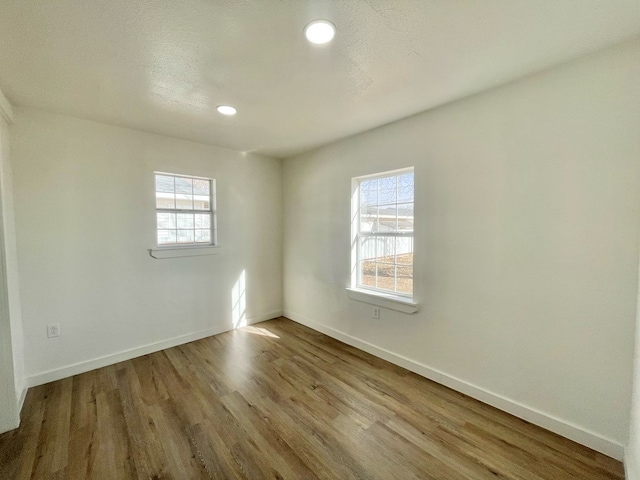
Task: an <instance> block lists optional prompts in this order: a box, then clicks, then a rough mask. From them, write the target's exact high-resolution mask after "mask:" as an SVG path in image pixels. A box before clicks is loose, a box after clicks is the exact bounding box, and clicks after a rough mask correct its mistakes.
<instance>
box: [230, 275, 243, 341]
mask: <svg viewBox="0 0 640 480" xmlns="http://www.w3.org/2000/svg"><path fill="white" fill-rule="evenodd" d="M246 297H247V296H246V271H245V270H242V273H241V274H240V276H239V277H238V280H237V281H236V283H235V284H234V285H233V288H232V289H231V319H232V321H233V328H234V329H236V328H240V327H245V326H246V325H247V313H246V310H247V298H246Z"/></svg>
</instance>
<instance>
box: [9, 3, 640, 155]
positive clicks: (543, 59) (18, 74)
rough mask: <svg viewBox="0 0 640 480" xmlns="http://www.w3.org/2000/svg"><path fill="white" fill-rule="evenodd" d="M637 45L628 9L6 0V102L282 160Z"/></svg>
mask: <svg viewBox="0 0 640 480" xmlns="http://www.w3.org/2000/svg"><path fill="white" fill-rule="evenodd" d="M317 18H326V19H329V20H331V21H332V22H333V23H334V24H335V25H336V26H337V29H338V32H337V35H336V38H335V40H334V42H333V43H331V44H329V45H327V46H314V45H311V44H309V43H307V42H306V40H305V39H304V36H303V31H302V30H303V28H304V26H305V25H306V24H307V23H308V22H309V21H311V20H314V19H317ZM638 35H640V1H638V0H528V1H524V0H484V1H472V0H333V1H332V0H308V1H305V0H182V1H175V0H165V1H159V0H136V1H134V0H100V1H98V0H91V1H88V0H53V1H52V0H0V89H2V90H3V91H4V93H5V95H6V96H7V97H8V98H9V100H10V101H11V102H12V103H13V104H14V105H18V106H33V107H38V108H43V109H46V110H50V111H54V112H58V113H63V114H68V115H73V116H77V117H82V118H87V119H91V120H97V121H101V122H106V123H111V124H115V125H121V126H126V127H131V128H136V129H140V130H145V131H148V132H154V133H159V134H164V135H169V136H173V137H179V138H185V139H189V140H194V141H197V142H202V143H208V144H213V145H219V146H223V147H228V148H232V149H235V150H241V151H252V152H259V153H264V154H268V155H272V156H277V157H285V156H289V155H292V154H295V153H299V152H302V151H305V150H308V149H311V148H314V147H317V146H319V145H322V144H325V143H328V142H331V141H334V140H336V139H339V138H342V137H345V136H348V135H352V134H355V133H358V132H361V131H364V130H367V129H369V128H372V127H376V126H379V125H383V124H385V123H388V122H391V121H394V120H397V119H400V118H403V117H406V116H408V115H411V114H414V113H418V112H421V111H423V110H426V109H429V108H433V107H434V106H437V105H441V104H443V103H445V102H449V101H452V100H455V99H457V98H461V97H464V96H466V95H469V94H471V93H474V92H478V91H480V90H484V89H486V88H490V87H492V86H495V85H498V84H501V83H504V82H507V81H509V80H512V79H515V78H518V77H521V76H524V75H527V74H529V73H532V72H536V71H539V70H541V69H544V68H547V67H549V66H552V65H555V64H558V63H560V62H563V61H566V60H568V59H571V58H574V57H577V56H579V55H581V54H584V53H587V52H590V51H593V50H596V49H599V48H602V47H605V46H608V45H613V44H615V43H618V42H621V41H624V40H626V39H630V38H632V37H636V36H638ZM222 103H228V104H231V105H234V106H235V107H237V109H238V115H236V116H235V117H223V116H221V115H220V114H218V113H217V112H216V111H215V107H216V105H218V104H222Z"/></svg>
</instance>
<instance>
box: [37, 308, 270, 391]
mask: <svg viewBox="0 0 640 480" xmlns="http://www.w3.org/2000/svg"><path fill="white" fill-rule="evenodd" d="M281 315H282V311H281V310H278V311H274V312H268V313H265V314H262V315H256V316H254V317H251V318H247V325H252V324H254V323H258V322H263V321H265V320H270V319H272V318H277V317H279V316H281ZM230 330H232V329H231V328H207V329H205V330H200V331H199V332H193V333H188V334H186V335H180V336H178V337H173V338H169V339H167V340H161V341H159V342H154V343H149V344H147V345H142V346H140V347H135V348H131V349H129V350H124V351H121V352H117V353H112V354H109V355H105V356H103V357H98V358H94V359H91V360H85V361H83V362H78V363H74V364H71V365H66V366H64V367H60V368H55V369H52V370H47V371H46V372H42V373H37V374H35V375H31V376H29V377H27V378H26V379H25V383H26V385H27V387H35V386H37V385H42V384H45V383H49V382H54V381H56V380H61V379H63V378H67V377H72V376H74V375H79V374H80V373H85V372H89V371H91V370H95V369H96V368H102V367H106V366H108V365H113V364H114V363H118V362H123V361H125V360H131V359H132V358H137V357H141V356H143V355H148V354H149V353H154V352H158V351H160V350H165V349H167V348H171V347H176V346H178V345H183V344H185V343H189V342H193V341H195V340H200V339H201V338H206V337H210V336H212V335H218V334H220V333H224V332H228V331H230ZM25 393H26V389H25Z"/></svg>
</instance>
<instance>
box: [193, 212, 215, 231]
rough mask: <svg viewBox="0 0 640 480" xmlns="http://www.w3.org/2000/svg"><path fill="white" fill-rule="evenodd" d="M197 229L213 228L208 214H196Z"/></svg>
mask: <svg viewBox="0 0 640 480" xmlns="http://www.w3.org/2000/svg"><path fill="white" fill-rule="evenodd" d="M195 227H196V228H211V215H210V214H208V213H196V214H195Z"/></svg>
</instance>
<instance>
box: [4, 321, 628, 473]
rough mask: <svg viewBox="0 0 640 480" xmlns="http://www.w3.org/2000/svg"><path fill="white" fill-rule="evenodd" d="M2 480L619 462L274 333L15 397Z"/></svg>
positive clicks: (249, 332) (221, 339)
mask: <svg viewBox="0 0 640 480" xmlns="http://www.w3.org/2000/svg"><path fill="white" fill-rule="evenodd" d="M0 478H2V479H31V478H33V479H41V478H42V479H44V478H46V479H57V478H60V479H85V478H95V479H129V478H131V479H134V478H138V479H161V478H162V479H188V478H194V479H197V478H204V479H251V480H255V479H352V478H353V479H384V480H391V479H437V480H441V479H445V480H446V479H518V480H540V479H554V480H563V479H582V480H587V479H588V480H597V479H623V478H624V472H623V467H622V464H621V463H620V462H617V461H615V460H613V459H611V458H608V457H605V456H603V455H601V454H599V453H597V452H595V451H593V450H590V449H588V448H586V447H583V446H581V445H578V444H576V443H574V442H572V441H570V440H567V439H565V438H562V437H560V436H558V435H555V434H553V433H551V432H548V431H546V430H543V429H541V428H539V427H536V426H534V425H532V424H530V423H527V422H525V421H523V420H520V419H518V418H516V417H513V416H511V415H509V414H507V413H504V412H501V411H499V410H497V409H495V408H492V407H489V406H487V405H484V404H482V403H480V402H478V401H476V400H473V399H471V398H469V397H467V396H465V395H462V394H460V393H457V392H455V391H453V390H450V389H448V388H446V387H443V386H441V385H438V384H436V383H434V382H432V381H430V380H427V379H425V378H422V377H420V376H418V375H416V374H413V373H411V372H409V371H407V370H404V369H402V368H400V367H397V366H395V365H392V364H390V363H388V362H386V361H384V360H381V359H378V358H376V357H373V356H371V355H369V354H367V353H364V352H362V351H360V350H357V349H355V348H352V347H350V346H347V345H345V344H343V343H341V342H338V341H336V340H334V339H331V338H329V337H327V336H325V335H323V334H320V333H318V332H315V331H313V330H310V329H308V328H306V327H304V326H301V325H299V324H296V323H294V322H291V321H290V320H287V319H285V318H279V319H276V320H270V321H268V322H263V323H260V324H257V325H254V326H252V327H245V328H243V329H240V330H235V331H232V332H228V333H224V334H221V335H217V336H214V337H209V338H205V339H203V340H199V341H196V342H192V343H189V344H185V345H181V346H179V347H174V348H171V349H168V350H164V351H161V352H157V353H153V354H151V355H146V356H144V357H140V358H136V359H134V360H129V361H126V362H122V363H118V364H115V365H111V366H109V367H105V368H101V369H99V370H94V371H92V372H88V373H85V374H82V375H77V376H75V377H72V378H67V379H64V380H60V381H57V382H52V383H49V384H46V385H41V386H39V387H35V388H32V389H30V390H29V393H28V396H27V399H26V402H25V406H24V409H23V413H22V424H21V426H20V428H19V429H16V430H14V431H12V432H8V433H6V434H3V435H1V436H0Z"/></svg>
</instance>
